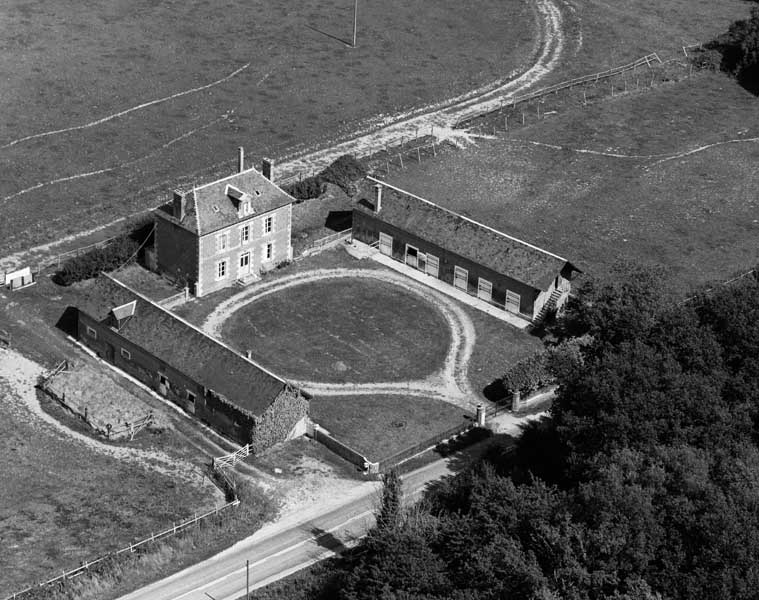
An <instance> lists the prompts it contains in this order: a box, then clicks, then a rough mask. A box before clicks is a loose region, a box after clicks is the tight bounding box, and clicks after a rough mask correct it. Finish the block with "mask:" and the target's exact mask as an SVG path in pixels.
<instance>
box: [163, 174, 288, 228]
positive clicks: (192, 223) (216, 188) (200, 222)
mask: <svg viewBox="0 0 759 600" xmlns="http://www.w3.org/2000/svg"><path fill="white" fill-rule="evenodd" d="M227 186H232V188H236V189H237V190H239V191H240V192H243V194H244V195H245V196H244V199H246V200H249V201H250V203H251V207H252V209H253V212H252V213H251V214H250V215H247V216H245V217H242V218H240V217H239V216H238V211H237V202H235V200H233V198H231V197H230V196H228V195H227ZM232 191H233V190H232ZM233 195H236V194H234V191H233ZM185 198H186V208H185V216H184V218H183V219H182V220H181V221H179V224H180V225H182V226H183V227H184V228H185V229H189V230H190V231H192V232H193V233H196V234H198V235H205V234H207V233H212V232H214V231H217V230H219V229H222V228H224V227H227V226H229V225H234V224H235V223H241V222H243V221H245V220H247V219H251V218H253V217H255V216H257V215H260V214H262V213H266V212H269V211H272V210H275V209H277V208H281V207H282V206H286V205H288V204H291V203H293V202H295V199H294V198H293V197H292V196H290V195H289V194H287V193H286V192H284V191H282V190H281V189H280V188H279V187H278V186H277V185H276V184H274V183H272V182H271V181H269V180H268V179H267V178H266V177H264V176H263V175H262V174H261V173H259V172H258V171H256V170H255V169H248V170H247V171H243V172H242V173H235V174H233V175H230V176H229V177H225V178H223V179H219V180H217V181H212V182H211V183H207V184H205V185H201V186H198V187H195V188H193V189H192V190H189V191H186V192H185ZM214 207H216V208H214ZM163 211H164V212H166V213H167V214H168V215H169V216H171V204H167V205H166V206H165V207H163ZM161 216H163V217H164V218H165V215H161ZM171 220H174V219H173V217H171Z"/></svg>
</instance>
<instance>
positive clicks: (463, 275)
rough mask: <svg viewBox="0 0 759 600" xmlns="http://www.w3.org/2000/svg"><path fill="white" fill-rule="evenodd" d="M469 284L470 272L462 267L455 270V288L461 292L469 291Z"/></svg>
mask: <svg viewBox="0 0 759 600" xmlns="http://www.w3.org/2000/svg"><path fill="white" fill-rule="evenodd" d="M468 283H469V272H468V271H467V270H466V269H462V268H461V267H454V268H453V286H454V287H457V288H459V289H460V290H464V291H465V292H466V291H467V288H468Z"/></svg>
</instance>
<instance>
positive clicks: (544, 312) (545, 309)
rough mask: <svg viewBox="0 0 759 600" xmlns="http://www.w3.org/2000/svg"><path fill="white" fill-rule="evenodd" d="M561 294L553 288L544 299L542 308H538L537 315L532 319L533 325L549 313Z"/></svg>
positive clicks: (540, 321) (541, 320)
mask: <svg viewBox="0 0 759 600" xmlns="http://www.w3.org/2000/svg"><path fill="white" fill-rule="evenodd" d="M561 295H562V294H561V292H560V291H559V290H554V291H553V292H552V293H551V296H550V297H549V298H548V300H546V303H545V304H544V305H543V308H541V309H540V312H539V313H538V316H537V317H535V318H534V319H533V320H532V323H533V325H538V324H540V323H542V322H543V320H544V319H545V318H546V317H547V316H548V315H549V313H550V312H551V311H552V310H554V309H555V308H556V306H557V304H558V302H559V299H560V298H561Z"/></svg>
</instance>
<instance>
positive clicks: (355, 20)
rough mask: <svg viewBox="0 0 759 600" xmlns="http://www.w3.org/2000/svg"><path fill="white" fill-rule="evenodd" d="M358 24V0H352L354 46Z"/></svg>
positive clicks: (354, 45)
mask: <svg viewBox="0 0 759 600" xmlns="http://www.w3.org/2000/svg"><path fill="white" fill-rule="evenodd" d="M357 24H358V0H353V47H354V48H355V47H356V25H357Z"/></svg>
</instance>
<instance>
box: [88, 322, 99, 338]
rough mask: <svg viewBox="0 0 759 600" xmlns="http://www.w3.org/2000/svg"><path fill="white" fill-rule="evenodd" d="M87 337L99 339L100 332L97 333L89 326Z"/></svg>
mask: <svg viewBox="0 0 759 600" xmlns="http://www.w3.org/2000/svg"><path fill="white" fill-rule="evenodd" d="M87 335H88V336H90V337H91V338H93V339H98V332H97V331H95V330H94V329H93V328H92V327H90V326H89V325H87Z"/></svg>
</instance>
